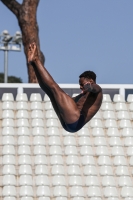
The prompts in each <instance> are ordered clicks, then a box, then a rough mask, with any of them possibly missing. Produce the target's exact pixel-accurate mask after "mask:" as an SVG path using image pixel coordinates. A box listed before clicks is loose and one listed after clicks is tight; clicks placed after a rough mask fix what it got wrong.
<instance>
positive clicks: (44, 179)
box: [35, 175, 50, 186]
mask: <svg viewBox="0 0 133 200" xmlns="http://www.w3.org/2000/svg"><path fill="white" fill-rule="evenodd" d="M35 184H36V186H40V185H47V186H50V182H49V177H48V176H47V175H38V176H36V177H35Z"/></svg>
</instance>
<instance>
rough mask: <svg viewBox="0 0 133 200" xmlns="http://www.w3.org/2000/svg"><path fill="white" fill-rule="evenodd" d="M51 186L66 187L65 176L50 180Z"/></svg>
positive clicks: (54, 177)
mask: <svg viewBox="0 0 133 200" xmlns="http://www.w3.org/2000/svg"><path fill="white" fill-rule="evenodd" d="M52 185H53V186H67V183H66V179H65V176H61V175H57V176H53V178H52Z"/></svg>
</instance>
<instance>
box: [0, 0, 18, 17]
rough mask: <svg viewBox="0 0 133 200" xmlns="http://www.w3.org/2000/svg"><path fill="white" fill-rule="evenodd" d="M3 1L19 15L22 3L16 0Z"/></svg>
mask: <svg viewBox="0 0 133 200" xmlns="http://www.w3.org/2000/svg"><path fill="white" fill-rule="evenodd" d="M1 1H2V3H3V4H4V5H5V6H7V8H9V10H11V11H12V12H13V13H14V14H15V15H16V16H18V12H19V9H20V8H21V4H19V3H18V2H17V1H16V0H1Z"/></svg>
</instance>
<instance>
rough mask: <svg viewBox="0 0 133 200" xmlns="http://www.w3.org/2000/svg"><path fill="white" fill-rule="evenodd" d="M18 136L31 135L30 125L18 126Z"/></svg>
mask: <svg viewBox="0 0 133 200" xmlns="http://www.w3.org/2000/svg"><path fill="white" fill-rule="evenodd" d="M17 135H18V136H30V130H29V128H28V127H25V126H24V127H18V129H17Z"/></svg>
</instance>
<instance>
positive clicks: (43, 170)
mask: <svg viewBox="0 0 133 200" xmlns="http://www.w3.org/2000/svg"><path fill="white" fill-rule="evenodd" d="M35 175H49V171H48V167H47V166H46V165H36V167H35Z"/></svg>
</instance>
